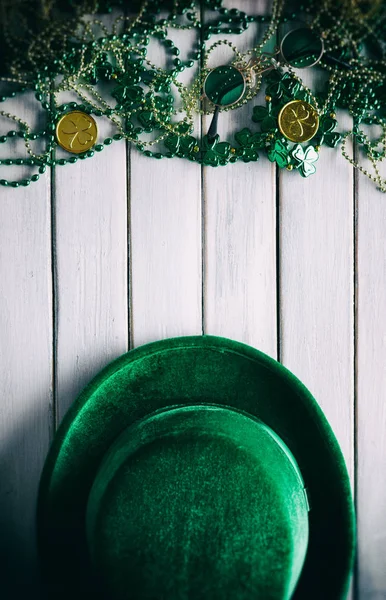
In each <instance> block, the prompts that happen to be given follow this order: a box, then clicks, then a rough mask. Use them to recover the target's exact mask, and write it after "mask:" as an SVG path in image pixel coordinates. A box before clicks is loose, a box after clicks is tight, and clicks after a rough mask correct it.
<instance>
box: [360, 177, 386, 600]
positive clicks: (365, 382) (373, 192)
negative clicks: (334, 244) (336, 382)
mask: <svg viewBox="0 0 386 600" xmlns="http://www.w3.org/2000/svg"><path fill="white" fill-rule="evenodd" d="M385 223H386V203H385V195H384V194H382V193H381V192H379V191H377V189H376V188H375V186H374V184H373V183H371V182H370V181H368V180H367V178H365V177H364V176H363V175H359V177H358V242H357V255H358V257H357V258H358V263H357V264H358V274H357V285H358V308H357V335H358V338H357V379H358V388H357V453H358V461H357V517H358V544H359V545H358V591H359V598H360V600H381V599H382V600H383V598H385V595H386V520H385V515H386V479H385V473H386V328H385V307H386V238H385Z"/></svg>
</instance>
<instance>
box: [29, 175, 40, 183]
mask: <svg viewBox="0 0 386 600" xmlns="http://www.w3.org/2000/svg"><path fill="white" fill-rule="evenodd" d="M39 179H40V177H39V175H37V174H35V175H32V177H31V181H34V182H35V181H39Z"/></svg>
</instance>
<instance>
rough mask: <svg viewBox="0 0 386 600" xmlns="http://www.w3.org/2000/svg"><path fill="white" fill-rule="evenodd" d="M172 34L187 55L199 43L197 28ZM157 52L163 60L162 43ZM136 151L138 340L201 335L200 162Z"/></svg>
mask: <svg viewBox="0 0 386 600" xmlns="http://www.w3.org/2000/svg"><path fill="white" fill-rule="evenodd" d="M169 36H170V37H171V38H172V39H173V40H174V41H175V43H176V44H177V46H178V48H180V50H181V57H182V60H184V59H185V57H186V56H187V55H188V53H189V52H190V51H191V48H192V47H194V46H193V44H194V42H195V36H194V35H193V32H186V31H185V32H184V31H173V32H171V33H169ZM151 52H152V49H150V58H151V56H152V55H151ZM153 52H155V54H156V56H155V58H156V60H157V64H160V56H159V55H158V54H157V52H158V48H153ZM185 83H187V81H186V82H185ZM197 124H198V123H197ZM130 156H131V158H130V170H129V189H130V207H131V212H130V255H131V282H132V285H131V292H130V296H131V342H132V345H133V346H138V345H141V344H143V343H146V342H149V341H155V340H159V339H163V338H167V337H175V336H176V337H177V336H181V335H194V334H200V333H201V332H202V311H201V305H202V299H201V298H202V294H201V260H202V258H201V169H200V166H199V165H198V164H194V163H190V162H188V161H186V160H181V159H174V160H168V159H163V160H158V161H157V160H154V159H150V158H147V157H145V156H143V155H141V154H139V153H138V151H137V150H136V149H132V150H131V154H130Z"/></svg>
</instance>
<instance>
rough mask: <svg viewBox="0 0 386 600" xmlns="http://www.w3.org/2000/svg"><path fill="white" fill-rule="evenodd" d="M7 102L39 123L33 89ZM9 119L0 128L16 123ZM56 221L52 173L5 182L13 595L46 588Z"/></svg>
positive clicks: (5, 497)
mask: <svg viewBox="0 0 386 600" xmlns="http://www.w3.org/2000/svg"><path fill="white" fill-rule="evenodd" d="M2 107H5V109H6V110H13V111H14V112H16V111H18V112H19V115H21V116H22V118H24V119H25V120H27V121H28V122H31V121H32V124H35V122H36V120H37V115H36V112H37V111H36V103H34V102H33V95H31V96H30V95H27V94H26V95H25V96H24V97H23V99H22V100H20V101H18V102H16V101H13V102H12V105H10V103H9V102H8V103H4V104H3V106H2ZM4 121H5V120H3V119H0V132H1V133H0V135H2V134H3V133H4V132H5V133H6V132H7V131H9V130H10V129H12V126H11V125H10V122H8V123H6V122H4ZM10 146H11V145H10V144H4V145H3V147H2V149H1V150H2V155H1V158H3V156H4V154H5V155H7V157H9V156H22V157H23V156H24V155H25V154H24V153H23V152H22V151H21V150H23V148H22V147H20V144H19V148H18V149H16V148H15V149H14V148H12V149H11V150H10V149H9V147H10ZM21 146H22V144H21ZM19 149H20V152H19ZM0 169H1V174H0V177H1V178H2V177H5V178H9V177H11V178H15V179H18V178H19V177H20V169H19V172H17V171H12V172H11V173H10V170H9V168H4V167H0ZM26 174H27V173H25V175H26ZM25 175H23V174H22V177H23V176H25ZM50 221H51V213H50V178H49V176H47V177H45V178H44V179H41V180H40V181H39V182H38V183H36V184H34V185H32V186H30V187H29V188H19V189H17V190H15V189H11V188H4V187H0V282H1V283H0V397H1V402H0V474H1V475H0V532H1V533H0V563H1V595H2V597H3V598H6V599H8V598H19V597H20V598H21V597H26V596H27V594H28V595H29V596H30V597H35V595H38V593H39V592H38V582H37V579H38V578H37V557H36V548H35V509H36V495H37V488H38V483H39V479H40V473H41V470H42V467H43V462H44V460H45V457H46V454H47V451H48V446H49V442H50V435H51V434H52V425H53V422H52V368H53V361H52V289H51V236H50V227H51V225H50Z"/></svg>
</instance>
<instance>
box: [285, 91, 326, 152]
mask: <svg viewBox="0 0 386 600" xmlns="http://www.w3.org/2000/svg"><path fill="white" fill-rule="evenodd" d="M278 121H279V129H280V131H281V132H282V134H283V135H284V136H285V137H286V138H287V139H288V140H290V141H291V142H296V143H298V144H300V143H301V142H308V140H310V139H311V138H313V137H314V135H315V134H316V132H317V131H318V129H319V115H318V113H317V112H316V110H315V108H314V107H313V106H312V105H311V104H309V103H308V102H304V100H292V101H291V102H288V104H285V105H284V106H283V108H282V109H281V111H280V113H279V117H278Z"/></svg>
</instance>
